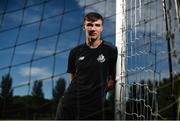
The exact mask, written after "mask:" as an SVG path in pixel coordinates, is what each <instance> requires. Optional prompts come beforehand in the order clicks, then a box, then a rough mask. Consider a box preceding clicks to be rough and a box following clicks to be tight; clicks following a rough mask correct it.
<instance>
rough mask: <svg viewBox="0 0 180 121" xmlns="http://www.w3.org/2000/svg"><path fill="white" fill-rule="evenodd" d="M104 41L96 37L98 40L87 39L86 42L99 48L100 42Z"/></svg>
mask: <svg viewBox="0 0 180 121" xmlns="http://www.w3.org/2000/svg"><path fill="white" fill-rule="evenodd" d="M101 43H102V40H101V39H96V40H89V41H88V40H86V44H87V45H88V46H89V47H90V48H97V47H98V46H99V45H100V44H101Z"/></svg>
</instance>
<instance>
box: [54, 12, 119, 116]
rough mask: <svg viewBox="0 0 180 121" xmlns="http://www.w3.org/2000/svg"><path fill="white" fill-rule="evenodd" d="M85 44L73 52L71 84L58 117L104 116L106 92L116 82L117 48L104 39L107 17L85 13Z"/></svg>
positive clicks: (70, 65) (69, 64)
mask: <svg viewBox="0 0 180 121" xmlns="http://www.w3.org/2000/svg"><path fill="white" fill-rule="evenodd" d="M83 30H84V31H85V34H86V41H85V43H84V44H81V45H78V46H77V47H75V48H73V49H72V50H71V51H70V54H69V60H68V69H67V72H68V73H69V75H70V80H71V84H70V85H69V87H68V89H67V91H66V92H65V94H64V97H63V99H62V100H61V101H60V104H59V106H58V111H57V115H56V118H57V119H104V115H103V111H104V102H105V96H106V92H107V91H108V90H111V89H112V88H114V86H115V70H116V69H115V68H116V59H117V48H116V47H115V46H113V45H112V44H110V43H108V42H106V41H104V40H102V39H101V33H102V31H103V17H102V16H101V15H100V14H98V13H95V12H91V13H88V14H87V15H86V16H85V17H84V23H83Z"/></svg>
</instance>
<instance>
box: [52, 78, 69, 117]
mask: <svg viewBox="0 0 180 121" xmlns="http://www.w3.org/2000/svg"><path fill="white" fill-rule="evenodd" d="M65 87H66V85H65V79H64V78H59V79H58V80H57V82H56V85H55V87H54V88H53V92H52V93H53V94H52V95H53V100H52V106H53V107H52V112H53V113H52V114H53V116H54V115H55V112H56V108H57V106H58V103H59V100H60V99H61V98H62V96H63V94H64V91H65Z"/></svg>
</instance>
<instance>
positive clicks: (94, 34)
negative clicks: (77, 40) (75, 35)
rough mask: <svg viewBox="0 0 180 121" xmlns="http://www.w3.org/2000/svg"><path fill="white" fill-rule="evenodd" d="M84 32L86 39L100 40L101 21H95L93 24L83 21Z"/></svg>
mask: <svg viewBox="0 0 180 121" xmlns="http://www.w3.org/2000/svg"><path fill="white" fill-rule="evenodd" d="M84 31H85V32H86V37H88V38H92V39H98V38H100V35H101V32H102V31H103V25H102V20H101V19H98V20H97V21H94V22H91V21H86V20H85V22H84Z"/></svg>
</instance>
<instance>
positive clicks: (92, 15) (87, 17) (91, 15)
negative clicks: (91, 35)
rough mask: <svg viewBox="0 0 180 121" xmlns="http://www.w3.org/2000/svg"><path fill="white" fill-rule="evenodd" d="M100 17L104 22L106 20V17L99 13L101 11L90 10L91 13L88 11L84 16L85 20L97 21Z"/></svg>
mask: <svg viewBox="0 0 180 121" xmlns="http://www.w3.org/2000/svg"><path fill="white" fill-rule="evenodd" d="M98 19H101V20H102V23H103V22H104V18H103V17H102V16H101V15H100V14H99V13H96V12H90V13H87V14H86V15H85V16H84V21H83V22H85V21H92V22H94V21H97V20H98Z"/></svg>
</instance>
